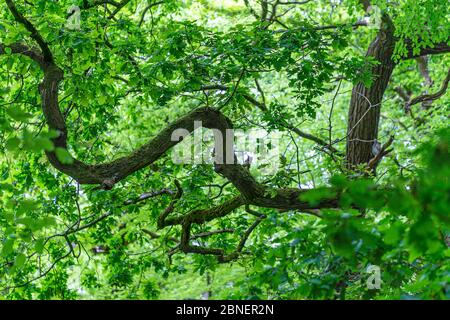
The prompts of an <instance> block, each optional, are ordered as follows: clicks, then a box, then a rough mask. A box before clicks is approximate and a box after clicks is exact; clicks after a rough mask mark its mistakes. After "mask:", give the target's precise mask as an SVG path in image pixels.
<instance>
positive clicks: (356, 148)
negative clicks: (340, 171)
mask: <svg viewBox="0 0 450 320" xmlns="http://www.w3.org/2000/svg"><path fill="white" fill-rule="evenodd" d="M394 46H395V37H394V28H393V25H392V22H391V21H390V19H389V17H387V16H384V17H383V22H382V27H381V30H380V32H379V33H378V35H377V37H376V39H375V40H374V41H372V43H371V44H370V46H369V49H368V51H367V54H366V56H368V57H373V58H375V60H376V61H378V62H379V63H378V64H377V65H376V66H374V67H373V68H372V75H373V77H374V79H373V82H372V85H371V86H370V87H369V88H367V87H365V86H364V84H362V83H358V84H356V85H355V86H354V87H353V90H352V98H351V101H350V109H349V114H348V126H347V146H346V163H347V167H348V168H349V169H354V168H355V167H356V166H358V165H361V164H367V163H368V162H369V160H370V159H371V158H373V154H372V145H373V143H374V142H375V139H377V137H378V125H379V121H380V109H381V101H382V99H383V95H384V91H385V90H386V87H387V85H388V82H389V79H390V77H391V74H392V71H393V70H394V65H395V64H394V62H393V61H392V54H393V50H394Z"/></svg>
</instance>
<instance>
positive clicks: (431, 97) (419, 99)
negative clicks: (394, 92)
mask: <svg viewBox="0 0 450 320" xmlns="http://www.w3.org/2000/svg"><path fill="white" fill-rule="evenodd" d="M449 81H450V69H448V71H447V76H446V77H445V79H444V81H443V82H442V86H441V89H439V91H437V92H435V93H432V94H424V95H421V96H418V97H415V98H413V99H411V100H410V101H409V102H407V103H406V110H409V109H410V108H411V106H413V105H415V104H418V103H421V102H425V101H433V100H436V99H439V98H440V97H442V96H443V95H444V94H445V92H446V91H447V88H448V83H449Z"/></svg>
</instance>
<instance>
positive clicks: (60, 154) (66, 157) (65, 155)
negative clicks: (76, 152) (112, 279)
mask: <svg viewBox="0 0 450 320" xmlns="http://www.w3.org/2000/svg"><path fill="white" fill-rule="evenodd" d="M55 153H56V157H57V158H58V160H59V161H61V163H62V164H72V163H73V158H72V156H71V155H70V153H69V152H68V151H67V150H66V149H64V148H60V147H58V148H56V149H55Z"/></svg>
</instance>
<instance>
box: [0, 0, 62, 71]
mask: <svg viewBox="0 0 450 320" xmlns="http://www.w3.org/2000/svg"><path fill="white" fill-rule="evenodd" d="M6 4H7V5H8V8H9V11H11V13H12V15H13V16H14V18H15V19H16V21H17V22H19V23H20V24H22V25H23V26H24V27H25V28H26V29H27V30H28V31H29V32H30V33H31V35H30V37H31V38H32V39H33V40H35V41H36V42H37V44H38V45H39V47H40V48H41V50H42V54H43V56H44V60H45V61H46V62H49V63H53V61H54V60H53V54H52V52H51V51H50V48H49V47H48V44H47V42H45V40H44V38H42V36H41V34H40V33H39V32H38V31H37V29H36V28H35V27H34V26H33V24H32V23H31V22H30V21H29V20H28V19H27V18H25V16H23V15H22V14H21V13H20V12H19V11H18V10H17V8H16V5H15V4H14V2H12V1H11V0H6Z"/></svg>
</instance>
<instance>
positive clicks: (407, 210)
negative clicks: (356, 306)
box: [0, 0, 450, 299]
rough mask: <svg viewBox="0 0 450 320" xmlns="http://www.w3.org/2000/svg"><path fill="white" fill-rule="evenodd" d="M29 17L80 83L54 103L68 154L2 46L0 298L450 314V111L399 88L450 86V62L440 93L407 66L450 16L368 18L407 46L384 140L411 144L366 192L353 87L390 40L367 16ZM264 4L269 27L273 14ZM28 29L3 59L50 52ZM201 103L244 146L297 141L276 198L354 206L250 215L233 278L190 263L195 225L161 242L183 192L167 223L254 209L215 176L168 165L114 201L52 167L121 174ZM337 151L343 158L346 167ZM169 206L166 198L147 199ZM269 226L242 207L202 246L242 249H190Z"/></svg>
mask: <svg viewBox="0 0 450 320" xmlns="http://www.w3.org/2000/svg"><path fill="white" fill-rule="evenodd" d="M32 2H33V5H31V4H30V2H29V1H27V2H24V1H15V3H16V5H17V7H18V10H19V11H20V12H22V13H23V14H24V15H25V16H26V17H28V18H29V19H30V21H31V22H32V23H33V25H35V26H36V27H37V28H38V31H39V32H40V34H41V35H42V36H43V38H44V39H45V40H46V42H47V43H48V44H49V45H50V47H51V50H52V52H53V53H54V56H55V60H56V61H57V63H58V64H59V65H60V66H61V67H62V69H63V70H64V80H63V81H62V82H61V86H60V88H57V89H58V90H59V91H58V92H59V94H60V96H59V98H60V99H59V104H60V108H61V110H62V112H63V116H64V118H65V119H66V124H67V129H68V137H69V138H68V145H69V146H70V148H69V149H68V150H69V151H70V152H69V151H68V150H67V149H65V148H60V147H56V148H55V146H54V145H53V142H52V139H54V138H56V137H58V135H59V134H60V133H58V132H56V131H54V130H51V129H47V128H46V126H45V123H44V122H43V114H42V108H41V103H42V96H41V93H40V92H39V90H38V88H39V84H40V83H41V82H42V76H43V75H42V71H41V70H40V69H39V66H38V65H37V64H36V63H34V62H33V61H32V60H30V59H28V58H27V57H24V56H21V55H17V54H14V53H13V52H12V50H11V48H9V47H5V49H4V54H0V293H1V294H0V297H1V298H0V299H86V298H93V299H166V298H175V299H187V298H191V299H199V298H201V297H202V295H205V293H208V292H210V293H212V296H211V298H217V299H334V298H339V299H410V298H417V299H450V286H449V283H450V264H449V257H450V251H449V244H450V240H449V239H450V219H449V211H450V199H449V197H450V182H449V177H450V166H449V163H450V159H449V141H450V131H449V130H448V105H450V99H449V96H448V95H444V96H442V97H441V99H440V100H436V101H434V102H433V104H432V105H430V106H426V105H423V106H419V105H417V106H414V107H413V112H412V114H405V112H404V101H403V100H402V99H401V98H399V96H398V94H397V91H398V90H394V88H395V89H398V88H403V89H404V90H405V91H406V92H409V93H412V96H416V95H419V94H421V93H423V92H425V91H426V92H428V93H430V92H435V91H437V90H438V89H439V88H440V84H441V82H442V80H443V79H444V78H445V75H446V73H447V68H448V65H449V63H450V59H449V57H448V56H430V57H429V71H430V74H431V76H432V78H433V81H434V84H433V85H432V86H431V87H427V86H426V85H424V84H423V82H424V81H423V78H422V75H421V74H420V73H419V72H418V71H417V67H416V62H415V61H401V57H403V56H404V55H405V54H406V50H407V47H406V42H405V41H411V44H412V48H413V51H414V53H417V52H418V50H420V48H423V47H428V46H430V45H432V44H435V43H439V42H446V41H447V42H448V41H449V34H450V30H449V27H450V24H448V23H445V21H448V19H449V6H448V1H446V0H427V1H413V0H401V1H397V2H396V4H391V3H390V2H386V1H381V0H380V1H371V2H373V4H374V5H377V6H379V7H380V9H381V10H382V11H383V12H386V13H388V14H389V15H390V16H391V17H392V20H393V24H394V25H395V36H396V37H397V38H398V39H399V41H398V42H397V44H396V48H395V59H396V60H397V64H398V65H397V66H396V69H395V71H394V74H393V76H392V78H391V80H390V81H391V84H392V85H390V86H389V87H388V90H387V91H386V93H385V97H384V100H383V105H382V109H381V115H382V116H381V119H382V120H381V122H380V127H379V140H380V141H381V142H383V143H384V142H385V141H386V140H387V139H386V137H389V136H390V135H393V134H395V140H394V143H393V146H392V147H393V149H394V151H393V152H392V153H391V154H389V155H388V156H386V157H385V158H384V159H383V160H382V162H381V163H380V164H379V166H378V168H377V175H376V176H370V175H369V176H365V177H361V175H359V174H353V173H349V172H348V171H346V169H345V168H344V167H345V166H344V165H343V162H344V160H343V158H342V157H340V156H339V155H338V153H342V152H344V150H345V140H346V132H347V131H346V130H347V127H346V126H347V116H348V105H349V100H350V91H351V89H352V86H353V85H354V84H357V83H362V84H363V85H364V86H365V87H370V86H371V85H372V84H373V80H374V79H375V77H376V76H377V75H373V74H372V71H371V70H372V67H373V66H374V65H376V64H377V63H379V62H378V61H375V60H374V59H372V58H370V57H366V56H365V52H366V50H367V48H368V46H369V44H370V42H371V41H372V40H373V39H374V38H375V36H376V34H377V32H378V30H374V29H372V28H364V27H360V28H354V27H352V25H353V24H354V23H356V22H357V21H359V20H360V19H362V18H363V17H364V14H365V13H364V12H363V10H362V7H361V5H360V3H359V1H356V0H346V1H342V3H340V4H336V3H335V2H333V4H330V1H310V2H308V3H307V4H305V5H302V6H295V5H294V6H292V7H290V6H279V7H280V8H281V7H285V8H284V9H287V8H288V7H289V8H290V9H289V10H287V11H286V12H284V10H283V11H280V12H284V13H283V14H282V15H281V16H280V17H279V21H278V22H274V21H272V23H269V22H267V21H261V19H260V18H255V17H254V15H253V14H252V12H251V11H250V10H249V8H248V7H246V6H245V4H244V2H243V1H231V0H229V1H228V0H224V1H206V0H201V1H172V0H170V1H164V3H163V4H158V5H155V6H154V7H152V8H151V9H149V11H145V8H146V6H147V5H149V4H152V3H153V4H154V3H155V1H138V0H131V1H129V2H128V3H127V4H126V5H125V6H124V7H123V8H122V9H121V10H119V11H118V12H117V14H116V16H115V18H114V19H112V18H110V17H109V12H113V11H114V7H113V6H111V5H108V10H105V9H104V8H103V7H101V6H93V7H92V8H88V9H85V8H83V5H84V3H88V4H93V3H94V1H72V0H71V1H68V0H59V1H44V0H36V1H32ZM248 2H249V3H250V5H251V6H252V8H254V9H255V10H256V11H255V12H256V14H260V11H259V2H258V1H248ZM72 4H76V5H79V6H80V7H82V10H81V26H80V27H81V28H80V30H68V29H67V28H66V27H65V23H66V16H67V8H68V7H69V6H70V5H72ZM280 10H281V9H280ZM108 11H109V12H108ZM144 12H146V14H145V15H143V14H144ZM13 20H14V19H13V17H12V15H11V14H10V13H9V10H8V9H7V7H6V4H5V2H2V3H0V44H3V45H6V46H8V45H10V44H13V43H16V42H19V43H24V44H27V45H29V46H31V47H32V48H35V47H36V43H35V42H34V41H33V40H31V38H30V32H28V31H27V30H25V28H24V27H23V26H22V25H20V24H17V23H15V22H14V21H13ZM319 26H325V27H324V28H321V27H319ZM1 50H2V49H1V47H0V53H2V51H1ZM211 88H212V89H211ZM248 97H252V98H253V99H254V100H255V101H257V105H259V107H257V106H255V103H252V102H251V101H249V99H248ZM198 106H209V107H213V108H219V109H220V110H221V111H222V112H224V113H225V114H226V116H227V117H229V118H230V119H231V120H232V121H233V123H234V126H235V127H236V128H238V129H257V128H264V129H266V130H268V131H275V130H278V131H280V132H281V133H282V139H280V141H279V142H278V143H279V145H278V147H279V148H280V150H281V151H282V152H280V166H279V168H278V170H277V172H275V173H273V174H266V173H265V172H264V171H263V170H261V169H262V168H260V167H257V166H254V165H252V166H251V167H250V171H251V172H252V174H254V175H255V176H256V178H257V180H258V181H260V182H261V183H263V184H264V185H265V186H266V187H267V190H269V194H271V195H272V196H275V195H276V190H277V189H278V188H297V189H298V188H301V189H302V190H303V192H301V196H300V200H302V201H304V202H305V203H307V204H309V205H312V206H315V205H318V204H320V203H321V202H327V201H331V200H332V199H334V198H336V197H338V198H339V202H338V204H339V209H321V210H304V211H303V210H301V209H299V210H291V211H283V210H281V211H279V210H276V209H267V208H256V207H253V206H252V207H251V209H253V210H256V211H258V212H259V213H262V214H264V215H266V216H267V218H266V219H264V220H263V221H262V222H261V224H260V225H258V227H257V228H256V229H255V230H254V231H253V232H252V234H251V236H250V237H249V239H248V240H247V242H246V244H245V247H244V249H243V251H242V254H240V255H239V259H238V260H237V261H234V262H232V263H227V264H219V263H218V261H217V259H216V257H214V256H211V255H199V254H183V253H180V252H178V251H177V252H175V251H174V250H175V249H176V248H177V245H178V243H177V241H179V239H180V236H181V231H180V227H178V226H177V227H173V228H163V229H162V230H157V225H156V221H157V219H158V216H159V215H160V214H161V213H162V212H164V210H165V209H166V208H167V207H168V206H169V204H170V203H171V201H172V194H171V193H173V192H175V191H176V189H175V185H174V181H176V180H177V181H180V183H181V186H182V188H183V195H182V197H181V198H180V199H179V200H178V201H177V203H176V210H175V211H174V212H173V213H171V215H170V217H178V216H180V215H183V214H186V213H187V212H190V211H192V210H198V209H205V208H211V207H213V206H216V205H220V204H223V203H224V201H226V200H229V199H232V198H233V197H235V196H236V195H238V192H237V190H236V189H235V188H234V187H233V185H232V184H230V183H227V181H226V180H225V179H224V178H223V177H222V176H221V175H219V174H217V173H216V172H215V171H214V168H213V166H212V165H197V164H192V165H178V164H175V163H173V161H172V160H171V158H170V154H167V155H163V156H162V157H161V158H160V159H159V160H158V161H157V162H155V163H153V164H152V165H151V166H148V167H145V168H143V169H142V170H139V171H137V172H136V173H134V174H132V175H131V176H129V177H127V178H126V179H124V180H121V181H120V182H119V183H117V184H116V186H115V187H114V188H113V189H112V190H102V189H101V188H99V187H98V186H90V185H79V184H78V183H77V182H76V181H73V179H71V178H70V177H68V176H67V175H65V174H63V173H61V172H59V171H57V170H56V169H55V168H53V167H52V166H50V164H49V162H48V160H47V158H46V156H45V152H50V151H54V152H55V154H56V157H57V159H58V160H59V161H60V162H61V163H62V164H63V165H67V164H74V158H76V159H80V160H82V161H86V162H87V163H103V162H106V161H112V160H115V159H117V158H120V157H121V156H123V155H126V154H129V153H130V152H131V150H135V148H136V147H138V146H141V145H143V144H144V143H145V142H146V141H148V139H149V137H153V136H155V135H156V134H157V133H158V132H159V131H160V130H161V129H162V128H164V127H165V126H166V125H167V123H169V122H171V121H173V120H175V119H178V118H179V117H180V116H182V115H184V114H186V113H187V112H188V111H190V110H192V109H194V108H196V107H198ZM376 107H378V106H376ZM292 128H296V129H298V130H301V132H303V131H305V132H307V133H310V134H311V135H313V136H315V137H319V138H320V140H321V141H324V143H322V144H316V143H315V142H313V141H311V140H309V139H304V138H303V137H302V135H298V132H297V133H296V132H295V131H294V130H292ZM324 144H325V146H324ZM329 144H330V145H332V147H333V148H336V150H337V151H338V153H336V154H333V155H330V153H331V152H329V149H327V145H329ZM75 164H76V163H75ZM307 189H310V190H307ZM158 190H170V192H167V193H162V194H160V195H157V196H154V197H153V196H152V197H149V198H147V199H145V201H143V200H142V198H141V197H142V196H143V195H148V194H149V193H151V192H155V191H158ZM255 219H256V218H255V216H254V215H253V214H251V213H249V211H247V210H245V208H244V206H243V207H240V208H238V209H236V210H235V211H233V213H232V214H230V215H227V216H226V217H221V218H218V219H214V220H213V221H211V222H208V223H204V224H201V225H196V224H195V225H192V234H197V235H198V234H204V233H211V232H214V231H217V230H228V231H229V230H230V229H232V230H233V231H234V232H223V233H220V234H213V235H211V236H209V237H199V238H197V239H194V240H192V241H191V244H192V245H195V246H205V247H208V248H218V249H222V250H224V251H225V252H227V253H229V252H232V251H233V250H234V249H235V248H236V246H237V245H238V243H239V241H240V236H242V235H243V234H244V233H245V232H246V230H247V229H248V228H249V227H250V226H251V225H252V224H253V223H254V221H255ZM80 227H83V228H81V229H78V228H80ZM369 266H379V267H380V270H381V280H382V284H381V288H380V289H370V288H368V286H367V283H366V282H367V280H368V278H369V275H370V274H369V273H368V272H367V268H368V267H369Z"/></svg>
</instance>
